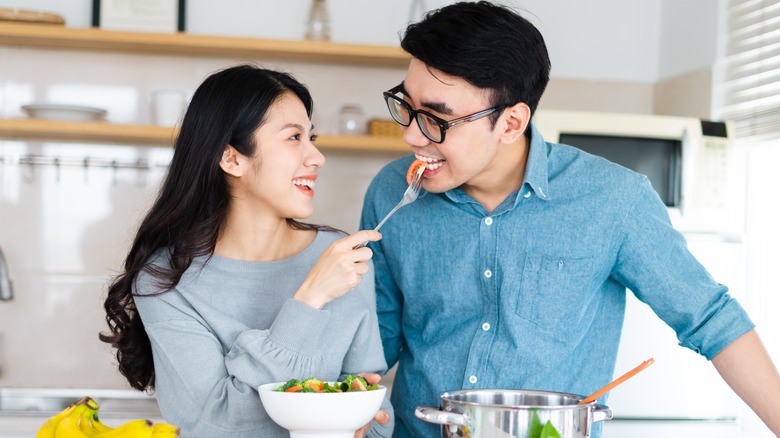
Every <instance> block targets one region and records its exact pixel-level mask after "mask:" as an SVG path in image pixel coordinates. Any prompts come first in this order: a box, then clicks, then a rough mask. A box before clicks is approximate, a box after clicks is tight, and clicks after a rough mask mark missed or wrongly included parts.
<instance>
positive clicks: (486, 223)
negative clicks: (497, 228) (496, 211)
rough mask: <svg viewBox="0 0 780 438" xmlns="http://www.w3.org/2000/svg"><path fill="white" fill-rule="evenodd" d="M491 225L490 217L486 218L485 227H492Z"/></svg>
mask: <svg viewBox="0 0 780 438" xmlns="http://www.w3.org/2000/svg"><path fill="white" fill-rule="evenodd" d="M492 224H493V218H492V217H486V218H485V225H492Z"/></svg>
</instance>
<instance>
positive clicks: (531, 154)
mask: <svg viewBox="0 0 780 438" xmlns="http://www.w3.org/2000/svg"><path fill="white" fill-rule="evenodd" d="M529 129H530V134H531V141H530V142H529V151H528V160H527V161H526V165H525V177H524V181H523V186H522V187H521V188H520V190H518V191H517V192H515V193H514V195H510V197H511V196H514V197H515V199H514V202H513V203H512V207H511V208H514V207H516V206H517V205H518V204H519V203H520V200H521V199H523V198H524V197H525V196H524V195H526V196H527V193H528V192H529V191H532V192H533V193H535V194H536V196H537V197H539V198H540V199H542V200H549V197H548V195H547V188H548V175H549V174H548V171H547V167H548V159H547V142H545V141H544V138H542V134H541V133H540V132H539V130H538V129H536V125H535V124H534V123H533V122H531V123H530V124H529ZM526 186H527V187H528V188H527V189H526ZM444 194H445V195H446V196H447V198H449V199H450V200H451V201H453V202H456V203H459V204H469V203H472V204H476V205H478V203H477V201H475V200H474V199H473V198H472V197H471V196H469V195H467V194H466V192H464V191H463V190H461V189H460V188H455V189H452V190H448V191H446V192H445V193H444ZM504 204H505V203H504ZM507 207H508V206H507ZM507 207H504V209H506V208H507ZM511 208H510V209H511ZM504 209H502V210H504Z"/></svg>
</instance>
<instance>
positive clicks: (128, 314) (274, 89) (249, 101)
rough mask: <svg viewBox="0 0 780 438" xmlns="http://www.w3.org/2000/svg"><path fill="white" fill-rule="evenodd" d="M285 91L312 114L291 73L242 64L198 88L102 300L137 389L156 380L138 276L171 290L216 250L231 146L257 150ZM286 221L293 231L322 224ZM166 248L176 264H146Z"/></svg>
mask: <svg viewBox="0 0 780 438" xmlns="http://www.w3.org/2000/svg"><path fill="white" fill-rule="evenodd" d="M284 93H293V94H295V95H296V96H297V97H298V98H299V99H300V100H301V102H303V105H304V106H305V108H306V112H307V113H308V115H309V118H311V115H312V108H313V103H312V98H311V95H310V94H309V91H308V90H307V88H306V87H305V86H304V85H303V84H301V83H300V82H298V81H297V80H296V79H295V78H293V77H292V76H291V75H289V74H287V73H282V72H277V71H273V70H266V69H262V68H258V67H255V66H251V65H240V66H236V67H231V68H227V69H225V70H221V71H219V72H216V73H214V74H212V75H211V76H209V77H208V78H207V79H206V80H205V81H204V82H203V83H202V84H201V85H200V86H199V87H198V89H197V90H196V91H195V93H194V95H193V97H192V100H191V102H190V104H189V107H188V108H187V112H186V114H185V116H184V120H183V121H182V124H181V129H180V131H179V136H178V138H177V139H176V142H175V145H174V154H173V158H172V159H171V164H170V168H169V169H168V174H167V176H166V177H165V180H164V181H163V183H162V187H161V188H160V192H159V194H158V196H157V200H156V201H155V203H154V205H153V206H152V207H151V209H150V210H149V212H148V213H147V214H146V217H145V218H144V219H143V221H142V222H141V225H140V227H139V229H138V232H137V234H136V236H135V239H134V241H133V244H132V247H131V249H130V252H129V254H128V255H127V258H126V259H125V264H124V270H123V272H122V273H121V274H119V275H118V276H116V277H115V278H114V279H113V281H112V282H111V284H110V286H109V288H108V296H107V297H106V301H105V303H104V307H105V310H106V322H107V323H108V327H109V331H108V332H103V333H100V335H99V337H100V340H101V341H103V342H106V343H108V344H111V346H112V347H114V348H115V349H116V358H117V361H118V362H119V371H120V372H121V373H122V375H124V376H125V378H126V379H127V381H128V382H129V383H130V386H132V387H133V388H136V389H138V390H141V391H144V390H153V389H154V384H155V381H154V364H153V361H152V348H151V344H150V342H149V337H148V336H147V334H146V331H145V330H144V327H143V324H142V322H141V318H140V317H139V315H138V312H137V311H136V306H135V301H134V299H133V285H134V283H135V281H136V278H137V277H138V274H139V273H140V272H141V271H142V270H144V269H147V270H148V271H149V272H151V273H152V275H154V276H155V277H156V278H157V280H158V281H159V284H160V285H161V286H162V288H163V290H165V291H167V290H171V289H172V288H173V287H175V286H176V284H178V282H179V280H180V279H181V276H182V274H183V273H184V271H186V270H187V268H189V266H190V264H191V263H192V261H193V259H194V258H195V257H198V256H204V255H205V256H210V255H211V254H212V252H213V251H214V247H215V245H216V242H217V236H218V235H219V233H220V231H221V228H222V227H223V226H224V223H225V217H226V215H227V211H228V205H229V203H230V199H231V197H230V191H229V187H228V182H227V178H226V175H225V174H224V172H223V171H222V169H221V168H220V166H219V162H220V159H221V158H222V154H223V152H224V150H225V147H226V146H227V145H231V146H233V147H234V148H235V149H236V150H237V151H238V152H240V153H241V154H243V155H245V156H252V155H253V154H254V153H255V149H256V146H257V145H256V144H255V141H254V133H255V131H256V130H257V128H259V127H260V125H261V124H262V123H264V120H265V116H266V113H267V112H268V109H269V107H270V106H271V105H272V104H273V103H274V102H275V101H277V100H278V99H279V98H280V97H281V96H282V94H284ZM287 222H288V224H289V225H290V226H291V227H292V228H294V229H319V228H321V227H317V226H314V225H308V224H303V223H300V222H296V221H294V220H292V219H288V220H287ZM161 248H167V249H168V250H169V251H170V257H171V259H170V267H169V268H167V269H159V268H152V267H151V266H147V262H148V260H149V259H150V257H151V256H152V254H154V253H155V251H157V250H158V249H161Z"/></svg>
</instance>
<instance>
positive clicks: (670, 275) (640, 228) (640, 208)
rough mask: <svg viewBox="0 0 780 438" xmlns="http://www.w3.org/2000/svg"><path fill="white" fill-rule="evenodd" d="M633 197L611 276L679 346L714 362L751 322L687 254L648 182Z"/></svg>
mask: <svg viewBox="0 0 780 438" xmlns="http://www.w3.org/2000/svg"><path fill="white" fill-rule="evenodd" d="M635 194H636V197H635V198H636V202H635V203H634V206H633V208H631V209H630V210H629V212H628V214H627V216H626V218H625V223H624V227H623V235H622V243H621V245H620V248H619V250H618V255H617V260H616V264H615V270H614V272H613V275H614V276H615V278H617V279H618V280H619V281H620V282H621V283H623V284H624V285H625V286H626V287H627V288H629V289H630V290H631V291H633V293H634V295H636V297H637V298H638V299H639V300H640V301H642V302H644V303H646V304H648V305H649V306H650V307H651V308H652V309H653V311H654V312H655V313H656V314H657V315H658V317H660V318H661V319H662V320H663V321H664V322H666V324H668V325H669V326H670V327H671V328H672V329H674V331H675V332H676V333H677V338H678V340H679V342H680V345H682V346H684V347H687V348H689V349H691V350H693V351H695V352H697V353H699V354H702V355H703V356H705V357H706V358H707V359H712V357H713V356H715V355H716V354H717V353H718V352H720V351H721V350H722V349H723V348H724V347H726V346H727V345H728V344H730V343H731V342H733V341H734V340H736V339H737V338H738V337H740V336H742V335H743V334H745V333H746V332H748V331H749V330H751V329H752V328H753V323H752V322H751V320H750V319H749V317H748V316H747V314H746V312H745V311H744V310H743V308H742V307H741V306H740V305H739V303H738V302H737V301H736V300H735V299H734V298H733V297H731V295H729V293H728V288H727V287H726V286H724V285H722V284H719V283H718V282H716V281H715V280H714V279H713V278H712V276H711V275H710V274H709V272H707V270H706V269H705V268H704V266H702V265H701V263H699V262H698V260H696V258H695V257H694V256H693V255H692V254H691V252H690V251H689V250H688V247H687V244H686V241H685V237H684V236H683V235H682V234H681V233H680V232H678V231H677V230H675V229H674V228H673V226H672V224H671V222H670V220H669V216H668V212H667V210H666V206H665V205H664V204H663V202H661V200H660V198H659V197H658V195H657V194H656V192H655V190H653V188H652V186H651V185H650V182H649V181H648V180H647V179H646V178H644V179H643V180H642V183H641V184H640V185H638V186H637V187H636V188H635Z"/></svg>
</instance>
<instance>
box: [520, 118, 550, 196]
mask: <svg viewBox="0 0 780 438" xmlns="http://www.w3.org/2000/svg"><path fill="white" fill-rule="evenodd" d="M530 128H531V141H530V146H529V148H530V150H529V151H528V160H527V162H526V165H525V178H524V179H525V181H523V185H524V186H525V185H527V186H528V187H530V189H531V190H533V192H534V193H535V194H536V196H538V197H539V198H540V199H544V200H548V199H549V197H548V190H547V189H548V187H549V185H548V184H549V180H548V178H549V173H548V169H549V163H548V159H547V158H548V157H547V142H546V141H544V138H542V134H541V133H540V132H539V130H538V129H536V124H534V123H533V122H531V123H530ZM521 191H522V190H521Z"/></svg>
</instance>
